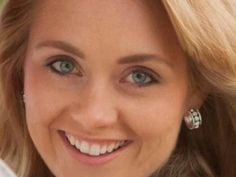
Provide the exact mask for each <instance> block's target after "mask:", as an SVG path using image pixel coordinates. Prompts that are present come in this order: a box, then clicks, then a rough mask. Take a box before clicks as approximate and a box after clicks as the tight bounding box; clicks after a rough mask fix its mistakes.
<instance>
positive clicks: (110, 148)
mask: <svg viewBox="0 0 236 177" xmlns="http://www.w3.org/2000/svg"><path fill="white" fill-rule="evenodd" d="M114 147H115V144H111V145H109V146H108V148H107V152H112V151H113V150H114Z"/></svg>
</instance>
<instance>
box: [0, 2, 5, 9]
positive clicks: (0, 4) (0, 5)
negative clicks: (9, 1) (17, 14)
mask: <svg viewBox="0 0 236 177" xmlns="http://www.w3.org/2000/svg"><path fill="white" fill-rule="evenodd" d="M5 1H6V0H0V10H1V9H2V6H3V4H4V2H5Z"/></svg>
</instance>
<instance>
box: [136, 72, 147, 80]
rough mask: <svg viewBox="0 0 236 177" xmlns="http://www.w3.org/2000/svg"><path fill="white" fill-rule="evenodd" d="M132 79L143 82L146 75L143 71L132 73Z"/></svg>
mask: <svg viewBox="0 0 236 177" xmlns="http://www.w3.org/2000/svg"><path fill="white" fill-rule="evenodd" d="M133 79H134V80H135V81H137V82H144V81H145V79H146V75H145V74H143V73H134V76H133Z"/></svg>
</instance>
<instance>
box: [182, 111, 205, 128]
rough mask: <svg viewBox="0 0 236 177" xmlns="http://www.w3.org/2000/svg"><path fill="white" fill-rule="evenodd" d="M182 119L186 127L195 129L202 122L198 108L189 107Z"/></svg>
mask: <svg viewBox="0 0 236 177" xmlns="http://www.w3.org/2000/svg"><path fill="white" fill-rule="evenodd" d="M184 121H185V124H186V126H187V127H188V129H190V130H192V129H197V128H199V127H200V125H201V124H202V116H201V113H200V112H199V110H198V109H191V110H190V111H188V115H187V116H185V117H184Z"/></svg>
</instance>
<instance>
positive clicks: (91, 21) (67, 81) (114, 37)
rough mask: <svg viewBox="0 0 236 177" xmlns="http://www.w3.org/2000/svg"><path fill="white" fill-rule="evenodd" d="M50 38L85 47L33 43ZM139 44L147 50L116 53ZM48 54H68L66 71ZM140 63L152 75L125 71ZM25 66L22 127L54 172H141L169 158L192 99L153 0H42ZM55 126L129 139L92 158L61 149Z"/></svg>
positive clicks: (139, 175) (126, 175) (194, 103)
mask: <svg viewBox="0 0 236 177" xmlns="http://www.w3.org/2000/svg"><path fill="white" fill-rule="evenodd" d="M49 40H50V41H52V40H54V41H63V42H66V43H69V44H70V45H72V46H74V47H75V48H79V49H80V51H82V52H83V53H84V56H80V57H79V56H77V55H75V54H73V53H70V52H69V51H64V50H62V49H59V48H56V47H53V46H45V45H44V46H42V45H40V44H42V43H44V44H45V41H49ZM39 45H40V46H39ZM138 54H148V55H155V57H152V59H149V60H145V61H135V62H132V63H130V62H128V63H125V64H124V62H123V63H121V62H119V61H120V60H121V58H124V57H128V56H132V55H138ZM57 55H66V56H68V57H70V58H73V59H74V64H75V69H74V70H73V72H72V73H68V74H66V75H63V76H62V75H59V74H58V73H56V72H53V70H52V67H49V61H50V62H51V61H54V60H56V59H55V57H54V58H53V59H52V57H53V56H57ZM68 57H67V58H68ZM64 58H65V57H64ZM139 58H140V57H139ZM57 59H58V58H57ZM140 67H142V68H143V69H142V71H139V73H142V74H144V75H145V76H146V78H148V79H150V77H149V75H148V74H147V73H152V75H153V76H154V79H153V80H157V82H153V83H150V84H146V85H144V84H143V85H142V84H139V83H137V82H136V81H135V80H134V78H133V77H132V76H134V72H135V71H137V69H139V68H140ZM24 71H25V78H24V87H25V95H26V96H25V107H26V118H27V126H28V130H29V133H30V136H31V138H32V140H33V142H34V144H35V147H36V148H37V150H38V151H39V153H40V155H41V156H42V158H43V159H44V161H45V163H46V164H47V165H48V166H49V168H50V170H51V171H52V172H53V173H54V175H55V176H57V177H65V176H70V177H77V176H80V177H111V176H113V177H130V176H135V177H148V176H149V175H150V174H151V173H153V172H154V171H155V170H157V169H159V168H161V166H162V165H163V164H164V163H165V162H166V161H167V160H168V158H169V157H170V155H171V153H172V151H173V150H174V148H175V145H176V142H177V137H178V134H179V130H180V126H181V123H182V119H183V116H184V115H185V114H186V112H187V111H188V110H189V109H190V108H192V107H198V105H199V103H200V101H199V99H198V96H197V95H198V94H197V93H195V92H193V91H192V90H190V87H189V84H190V82H189V78H188V75H189V74H188V65H187V61H186V58H185V56H184V53H183V51H182V50H181V48H180V45H179V43H178V40H177V37H176V35H175V32H174V30H173V27H172V26H171V23H170V20H169V18H168V16H167V14H166V12H165V10H164V8H163V6H162V4H161V3H159V2H152V1H150V2H148V3H147V2H145V3H144V2H140V1H132V0H114V1H105V0H100V1H96V0H89V1H88V0H80V1H78V0H70V1H63V0H58V1H53V0H47V1H43V2H42V3H41V4H38V6H37V8H36V9H35V16H34V21H33V24H32V26H31V31H30V37H29V43H28V48H27V53H26V58H25V65H24ZM58 130H63V131H67V132H70V133H74V134H80V135H83V136H86V137H88V138H91V139H95V140H107V139H111V140H127V139H128V140H132V144H131V145H130V146H129V147H128V148H127V149H126V150H125V151H123V152H122V153H121V154H120V155H119V156H118V157H116V158H115V159H113V160H111V161H109V162H108V163H106V164H102V165H95V166H91V165H86V164H83V163H82V162H80V161H79V160H77V159H75V158H72V157H71V155H70V154H68V152H67V150H66V148H65V146H64V144H63V141H62V139H61V137H60V136H59V134H58Z"/></svg>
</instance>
